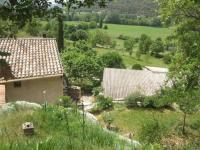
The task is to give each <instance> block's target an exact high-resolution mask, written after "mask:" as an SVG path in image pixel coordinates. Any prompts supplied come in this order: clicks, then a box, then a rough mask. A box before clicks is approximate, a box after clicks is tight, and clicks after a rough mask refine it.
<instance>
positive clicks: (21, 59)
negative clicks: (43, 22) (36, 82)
mask: <svg viewBox="0 0 200 150" xmlns="http://www.w3.org/2000/svg"><path fill="white" fill-rule="evenodd" d="M0 51H3V52H7V53H9V54H10V55H9V56H0V59H4V60H5V61H6V62H7V64H8V65H9V70H10V73H11V74H12V76H10V77H9V79H8V80H11V79H26V78H34V77H46V76H51V75H62V74H63V68H62V64H61V61H60V57H59V52H58V48H57V43H56V40H55V39H52V38H17V39H13V38H12V39H11V38H0ZM7 70H8V69H7ZM2 77H3V76H2V74H1V73H0V78H1V79H2ZM4 78H5V77H4Z"/></svg>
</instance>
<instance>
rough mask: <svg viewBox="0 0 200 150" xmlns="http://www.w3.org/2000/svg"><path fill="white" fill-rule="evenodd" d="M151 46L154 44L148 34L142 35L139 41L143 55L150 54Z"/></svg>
mask: <svg viewBox="0 0 200 150" xmlns="http://www.w3.org/2000/svg"><path fill="white" fill-rule="evenodd" d="M151 44H152V40H151V38H150V37H149V36H147V35H146V34H142V35H141V36H140V40H139V51H140V52H141V53H142V54H146V53H148V52H149V50H150V46H151Z"/></svg>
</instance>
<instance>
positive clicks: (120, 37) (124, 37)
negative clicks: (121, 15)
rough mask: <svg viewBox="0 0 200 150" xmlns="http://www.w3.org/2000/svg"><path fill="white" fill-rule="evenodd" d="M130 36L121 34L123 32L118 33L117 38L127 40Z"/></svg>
mask: <svg viewBox="0 0 200 150" xmlns="http://www.w3.org/2000/svg"><path fill="white" fill-rule="evenodd" d="M129 38H130V37H129V36H126V35H123V34H120V35H119V37H118V39H120V40H128V39H129Z"/></svg>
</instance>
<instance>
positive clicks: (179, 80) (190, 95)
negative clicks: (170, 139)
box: [159, 0, 200, 133]
mask: <svg viewBox="0 0 200 150" xmlns="http://www.w3.org/2000/svg"><path fill="white" fill-rule="evenodd" d="M159 5H160V12H161V14H162V18H163V20H164V21H165V22H166V23H167V24H176V26H177V28H176V32H175V40H176V41H177V45H176V49H177V50H176V52H175V54H174V57H173V58H172V59H173V60H172V65H171V67H170V72H169V77H170V79H171V81H172V83H173V90H175V91H176V95H175V94H174V92H171V95H170V96H171V97H172V95H173V97H174V99H175V101H176V102H177V103H178V104H179V105H180V106H181V110H182V111H183V112H184V117H183V118H184V119H183V120H184V121H183V133H185V128H184V127H185V119H186V116H187V115H186V114H187V113H191V112H195V108H197V107H198V106H199V104H200V101H199V99H200V97H199V94H198V92H199V89H200V82H199V80H200V61H199V58H200V41H199V39H200V30H199V24H200V1H197V0H191V1H189V0H182V1H176V0H159Z"/></svg>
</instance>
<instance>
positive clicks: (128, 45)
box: [124, 38, 136, 56]
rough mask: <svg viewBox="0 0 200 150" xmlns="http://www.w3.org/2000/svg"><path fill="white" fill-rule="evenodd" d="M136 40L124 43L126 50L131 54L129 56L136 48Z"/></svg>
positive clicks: (130, 39)
mask: <svg viewBox="0 0 200 150" xmlns="http://www.w3.org/2000/svg"><path fill="white" fill-rule="evenodd" d="M135 44H136V43H135V40H134V39H132V38H129V39H128V40H125V41H124V48H125V49H126V51H127V52H128V53H129V55H130V56H131V55H132V53H133V48H134V46H135Z"/></svg>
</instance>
